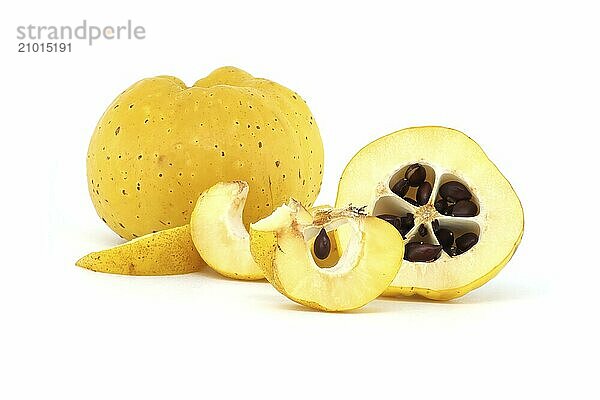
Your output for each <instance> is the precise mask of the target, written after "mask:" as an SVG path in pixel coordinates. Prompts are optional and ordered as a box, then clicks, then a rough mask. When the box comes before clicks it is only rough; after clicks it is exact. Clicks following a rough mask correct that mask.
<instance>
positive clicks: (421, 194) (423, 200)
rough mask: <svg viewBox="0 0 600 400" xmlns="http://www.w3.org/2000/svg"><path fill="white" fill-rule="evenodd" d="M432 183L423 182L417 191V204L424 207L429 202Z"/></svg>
mask: <svg viewBox="0 0 600 400" xmlns="http://www.w3.org/2000/svg"><path fill="white" fill-rule="evenodd" d="M431 190H432V188H431V183H429V182H423V183H422V184H421V186H419V188H418V189H417V203H419V205H421V206H424V205H425V204H427V202H428V201H429V196H431Z"/></svg>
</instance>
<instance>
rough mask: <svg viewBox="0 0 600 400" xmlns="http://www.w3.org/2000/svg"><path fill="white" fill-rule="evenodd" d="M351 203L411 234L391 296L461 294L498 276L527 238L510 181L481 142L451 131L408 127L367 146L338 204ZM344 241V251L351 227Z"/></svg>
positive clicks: (347, 174) (345, 179) (349, 171)
mask: <svg viewBox="0 0 600 400" xmlns="http://www.w3.org/2000/svg"><path fill="white" fill-rule="evenodd" d="M349 203H352V204H355V205H359V206H363V205H364V206H365V207H366V211H367V213H368V214H372V215H374V216H378V217H379V218H381V219H382V220H385V221H387V222H388V223H389V224H390V225H391V226H394V227H395V228H396V229H398V231H399V232H400V233H401V234H402V235H403V236H404V237H405V238H406V249H405V255H404V258H405V261H404V263H403V267H402V269H401V270H400V272H399V273H398V275H397V276H396V278H395V279H394V281H393V282H392V284H391V285H390V288H389V289H388V290H387V291H386V293H385V294H387V295H404V296H412V295H415V294H416V295H420V296H423V297H426V298H429V299H434V300H449V299H453V298H456V297H460V296H462V295H464V294H466V293H468V292H469V291H471V290H473V289H475V288H477V287H479V286H481V285H483V284H484V283H486V282H487V281H489V280H490V279H492V278H493V277H494V276H496V274H498V272H499V271H500V270H501V269H502V268H503V267H504V265H505V264H506V263H507V262H508V261H509V260H510V258H511V257H512V255H513V254H514V252H515V250H516V249H517V246H518V245H519V243H520V242H521V237H522V236H523V208H522V207H521V203H520V201H519V198H518V197H517V195H516V193H515V191H514V190H513V188H512V186H511V185H510V183H509V182H508V181H507V180H506V178H505V177H504V176H503V175H502V173H500V171H499V170H498V169H497V168H496V166H495V165H494V164H493V163H492V161H490V159H489V158H488V157H487V156H486V154H485V153H484V152H483V150H482V149H481V148H480V147H479V146H478V145H477V143H475V141H473V140H472V139H471V138H469V137H468V136H466V135H465V134H463V133H462V132H459V131H457V130H454V129H449V128H443V127H417V128H408V129H403V130H400V131H397V132H394V133H392V134H390V135H387V136H384V137H382V138H380V139H378V140H376V141H374V142H372V143H370V144H369V145H367V146H366V147H364V148H363V149H362V150H360V151H359V152H358V153H357V154H356V155H355V156H354V157H353V158H352V160H351V161H350V163H349V164H348V165H347V166H346V168H345V170H344V172H343V174H342V177H341V179H340V184H339V188H338V194H337V199H336V207H341V206H343V205H347V204H349ZM339 240H340V244H341V246H342V248H343V244H344V243H346V242H348V241H349V240H350V238H349V235H348V234H347V232H345V231H343V230H340V231H339ZM342 257H343V255H342Z"/></svg>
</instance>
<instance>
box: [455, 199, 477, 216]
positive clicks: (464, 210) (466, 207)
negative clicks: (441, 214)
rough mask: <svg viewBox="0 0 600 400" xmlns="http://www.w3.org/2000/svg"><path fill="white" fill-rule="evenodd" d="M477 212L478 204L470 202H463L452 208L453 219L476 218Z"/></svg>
mask: <svg viewBox="0 0 600 400" xmlns="http://www.w3.org/2000/svg"><path fill="white" fill-rule="evenodd" d="M477 212H478V209H477V204H475V203H473V202H472V201H470V200H461V201H459V202H458V203H456V204H455V205H454V207H452V210H451V211H450V214H451V215H452V216H453V217H474V216H476V215H477Z"/></svg>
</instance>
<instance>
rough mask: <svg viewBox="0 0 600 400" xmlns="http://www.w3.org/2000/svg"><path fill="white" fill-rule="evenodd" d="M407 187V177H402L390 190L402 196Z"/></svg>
mask: <svg viewBox="0 0 600 400" xmlns="http://www.w3.org/2000/svg"><path fill="white" fill-rule="evenodd" d="M409 188H410V186H409V184H408V179H406V178H402V179H400V180H399V181H398V183H396V184H395V185H394V187H392V192H394V194H396V195H398V196H400V197H404V195H405V194H406V192H408V189H409Z"/></svg>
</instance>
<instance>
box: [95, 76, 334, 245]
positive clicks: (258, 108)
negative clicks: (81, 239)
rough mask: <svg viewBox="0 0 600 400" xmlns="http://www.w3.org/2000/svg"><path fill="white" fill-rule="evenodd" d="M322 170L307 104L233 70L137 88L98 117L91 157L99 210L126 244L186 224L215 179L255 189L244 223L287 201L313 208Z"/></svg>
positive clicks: (158, 79)
mask: <svg viewBox="0 0 600 400" xmlns="http://www.w3.org/2000/svg"><path fill="white" fill-rule="evenodd" d="M322 171H323V144H322V141H321V137H320V134H319V130H318V128H317V125H316V122H315V121H314V119H313V116H312V114H311V112H310V110H309V109H308V107H307V105H306V103H305V102H304V100H302V98H300V96H299V95H298V94H296V93H295V92H293V91H291V90H289V89H287V88H285V87H283V86H281V85H279V84H277V83H274V82H271V81H268V80H265V79H258V78H254V77H252V76H251V75H249V74H248V73H246V72H244V71H242V70H240V69H237V68H234V67H224V68H220V69H217V70H215V71H214V72H212V73H211V74H210V75H209V76H207V77H206V78H203V79H200V80H199V81H197V82H196V83H195V84H194V85H193V86H192V87H187V86H186V85H185V84H184V83H183V82H182V81H181V80H179V79H177V78H174V77H170V76H158V77H155V78H148V79H143V80H141V81H139V82H137V83H135V84H134V85H132V86H131V87H129V88H128V89H127V90H125V91H124V92H123V93H121V94H120V95H119V96H118V97H117V98H116V99H115V100H114V101H113V102H112V103H111V104H110V106H109V107H108V109H107V110H106V112H105V113H104V115H103V116H102V118H100V121H99V122H98V125H97V127H96V129H95V130H94V134H93V136H92V139H91V141H90V145H89V150H88V155H87V175H88V188H89V192H90V195H91V198H92V201H93V203H94V206H95V208H96V211H97V213H98V215H99V216H100V217H101V218H102V219H103V220H104V221H105V222H106V224H107V225H108V226H109V227H110V228H111V229H112V230H113V231H115V232H116V233H118V234H119V235H120V236H122V237H123V238H126V239H131V238H135V237H139V236H142V235H144V234H147V233H150V232H153V231H159V230H162V229H167V228H171V227H176V226H181V225H184V224H187V223H188V222H189V219H190V215H191V212H192V210H193V207H194V204H195V201H196V199H197V198H198V196H199V195H200V193H201V192H202V191H204V190H206V189H208V188H209V187H211V186H212V185H214V184H215V183H217V182H219V181H232V180H245V181H247V182H248V183H249V184H250V193H249V195H248V200H247V203H246V207H245V209H244V215H243V220H244V223H245V225H246V226H248V224H249V223H250V222H252V221H257V220H259V219H261V218H263V217H265V216H267V215H269V214H270V213H271V211H272V210H273V209H274V208H275V207H276V206H278V205H279V204H281V203H284V202H285V201H287V199H288V198H289V197H291V196H292V197H295V198H298V199H300V200H302V201H303V203H304V204H308V205H311V204H312V203H313V202H314V200H315V199H316V197H317V195H318V193H319V190H320V186H321V180H322Z"/></svg>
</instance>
